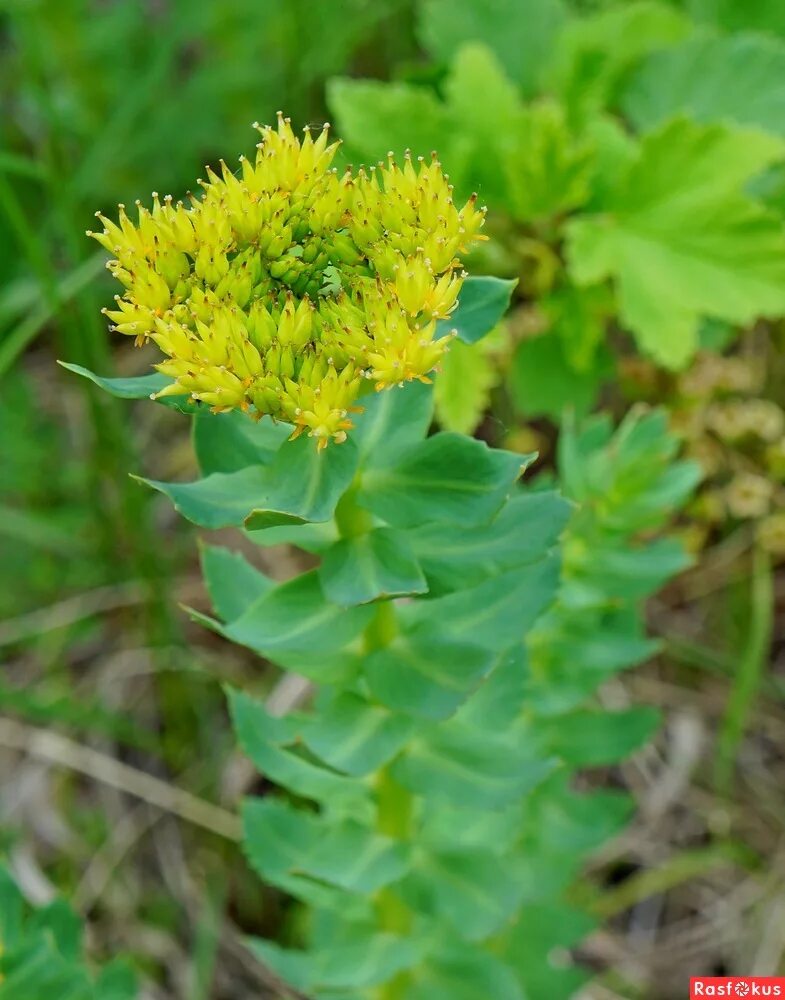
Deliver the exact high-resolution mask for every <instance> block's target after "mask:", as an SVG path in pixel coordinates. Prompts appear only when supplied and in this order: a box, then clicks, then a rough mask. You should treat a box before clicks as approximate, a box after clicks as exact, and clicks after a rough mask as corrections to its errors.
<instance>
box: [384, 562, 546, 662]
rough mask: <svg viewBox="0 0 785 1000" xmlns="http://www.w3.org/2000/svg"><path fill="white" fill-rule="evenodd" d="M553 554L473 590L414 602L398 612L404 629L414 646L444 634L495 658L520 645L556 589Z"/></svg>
mask: <svg viewBox="0 0 785 1000" xmlns="http://www.w3.org/2000/svg"><path fill="white" fill-rule="evenodd" d="M559 567H560V560H559V556H558V553H553V554H548V555H546V556H545V557H544V558H543V559H541V560H539V561H538V562H536V563H532V564H531V565H527V566H522V567H519V568H517V569H514V570H511V571H508V572H507V573H502V574H499V575H498V576H494V577H491V578H490V579H488V580H485V581H484V582H483V583H480V584H478V585H477V586H476V587H471V588H468V589H465V590H459V591H457V592H456V593H454V594H448V595H447V596H445V597H439V598H436V599H435V600H432V601H416V602H414V603H412V604H409V605H406V606H404V607H402V608H401V609H400V619H401V621H402V622H403V623H404V627H405V628H406V629H408V630H412V629H417V632H416V633H415V634H416V636H417V642H419V643H422V646H423V649H426V648H427V646H428V644H429V643H432V644H434V645H438V644H439V642H440V638H439V637H440V636H442V635H444V634H446V635H449V636H450V639H451V640H455V641H457V642H459V643H461V642H463V643H470V644H472V645H473V646H480V647H482V648H483V649H486V650H488V651H489V652H494V653H496V654H498V653H501V652H503V651H504V650H506V649H507V648H508V647H509V646H511V645H512V644H513V643H515V642H521V641H522V640H523V638H524V636H525V635H526V633H527V632H528V630H529V629H530V628H531V626H532V625H533V624H534V622H535V620H536V619H537V617H538V616H539V615H540V613H541V612H542V610H543V609H544V608H545V607H546V606H547V605H548V604H549V603H550V601H551V600H552V599H553V597H554V595H555V594H556V590H557V587H558V584H559Z"/></svg>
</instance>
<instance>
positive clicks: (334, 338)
mask: <svg viewBox="0 0 785 1000" xmlns="http://www.w3.org/2000/svg"><path fill="white" fill-rule="evenodd" d="M256 127H257V128H258V129H259V131H260V133H261V136H262V141H261V142H260V143H259V144H258V146H257V152H256V156H255V158H254V159H253V161H252V160H249V159H246V158H244V157H241V158H240V170H239V171H238V172H237V174H235V173H233V172H232V171H231V170H230V169H229V168H228V167H227V166H226V164H225V163H223V162H222V163H221V171H220V175H218V174H216V173H214V172H213V171H212V170H210V169H209V168H208V172H207V180H206V181H200V184H202V186H203V188H204V192H203V194H202V196H201V197H194V196H191V197H190V205H188V206H186V205H185V204H183V203H182V202H177V203H176V204H175V203H173V201H172V199H171V198H170V197H168V196H167V197H166V198H164V200H163V203H161V201H160V200H159V198H158V196H157V195H155V194H154V195H153V207H152V209H151V210H148V209H146V208H144V207H142V206H139V207H138V221H137V222H136V223H134V222H132V221H131V220H130V219H129V217H128V216H127V214H126V212H125V209H124V208H123V206H122V205H121V206H120V210H119V224H116V223H114V222H111V221H110V220H109V219H107V218H105V217H104V216H102V215H100V214H99V218H100V219H101V221H102V223H103V225H104V230H103V232H101V233H89V234H88V235H91V236H94V237H95V239H97V240H98V241H99V242H100V243H101V244H102V245H103V246H104V247H105V248H106V249H107V250H108V251H109V252H110V253H112V254H113V255H114V258H115V259H114V260H112V261H110V263H109V264H108V267H109V268H110V270H111V271H112V273H113V275H114V276H115V277H116V278H117V279H118V280H119V281H120V282H121V283H122V284H123V285H124V286H125V289H126V291H125V294H124V295H122V297H120V296H118V297H117V298H116V308H115V309H112V310H108V311H107V315H108V316H109V318H110V319H111V320H112V322H113V324H114V328H115V329H116V330H118V331H120V332H121V333H125V334H130V335H132V336H134V337H135V338H136V341H137V343H139V344H141V343H144V342H146V341H148V340H152V341H154V342H155V343H156V344H157V345H158V346H159V347H160V348H161V350H162V351H163V353H164V354H165V355H166V356H167V359H166V360H165V361H163V362H161V363H160V364H159V365H157V368H158V370H159V371H161V372H163V373H164V374H166V375H169V376H171V378H172V380H173V381H172V384H171V385H169V386H167V388H166V389H164V390H163V392H162V393H160V394H159V395H183V394H186V395H190V396H191V397H192V398H193V399H195V400H200V401H202V402H204V403H206V404H208V405H209V406H210V407H211V408H212V409H213V410H215V411H216V412H222V411H225V410H231V409H235V408H240V409H243V410H247V411H249V412H250V413H252V414H253V415H254V416H255V417H257V418H260V417H262V416H263V415H264V414H269V415H270V416H271V417H272V418H273V419H276V420H284V421H287V422H290V423H292V424H294V425H295V434H299V433H301V432H303V431H305V432H307V433H308V434H309V435H311V436H313V437H315V438H317V439H318V442H319V445H320V447H323V446H325V445H326V444H327V443H328V442H329V441H330V440H335V441H343V440H344V439H345V438H346V432H347V430H348V429H350V428H351V421H350V419H349V413H350V411H351V410H352V409H353V408H354V407H353V404H354V403H355V401H356V399H357V397H358V395H359V393H360V390H361V387H362V385H363V380H364V379H370V380H371V381H372V382H373V383H374V384H375V386H376V388H377V389H386V388H389V387H392V386H396V385H401V384H403V383H404V382H407V381H409V380H411V379H421V380H423V381H428V375H429V373H430V372H432V371H433V370H434V368H435V367H436V366H437V365H438V363H439V360H440V359H441V357H442V356H443V354H444V352H445V350H446V348H447V346H448V343H449V339H450V338H449V337H443V338H440V339H437V338H436V324H437V321H438V320H444V319H447V318H448V317H449V315H450V313H451V311H452V310H453V309H454V308H455V305H456V303H457V299H458V293H459V291H460V289H461V285H462V282H463V279H464V277H465V274H464V272H463V270H462V265H461V261H460V255H461V254H462V253H465V252H466V251H467V250H468V249H469V248H470V247H471V245H472V244H473V243H474V242H475V241H477V240H479V239H483V237H481V236H480V235H479V231H480V228H481V227H482V224H483V221H484V210H479V209H477V208H476V207H475V199H474V198H472V199H470V201H469V202H468V203H467V204H466V205H465V206H464V207H463V208H462V209H460V210H459V209H457V208H456V207H455V205H454V204H453V200H452V187H451V185H450V184H449V182H448V178H447V177H446V175H445V174H444V173H443V172H442V168H441V164H440V163H439V162H438V160H437V159H436V158H435V155H434V156H433V157H432V159H431V160H430V161H429V162H425V161H424V160H423V159H422V158H421V159H420V160H419V161H418V162H417V163H416V164H415V163H414V162H412V159H411V157H410V156H409V155H408V154H407V155H406V158H405V160H404V163H403V165H402V166H399V165H398V164H396V163H395V161H394V159H393V158H392V155H391V156H390V157H389V158H388V161H387V162H386V163H384V164H379V165H378V166H376V167H373V168H371V169H370V170H365V169H361V170H359V171H358V172H357V173H356V174H354V173H353V172H352V171H351V170H349V171H347V172H346V173H344V174H343V176H340V175H339V174H338V172H337V171H336V170H335V169H334V168H333V167H332V166H331V163H332V160H333V157H334V155H335V150H336V149H337V145H338V144H337V143H333V144H332V145H328V126H325V127H324V128H323V129H322V131H321V133H320V135H319V136H318V137H317V138H316V139H314V138H313V137H312V135H311V132H310V130H309V129H307V128H306V129H305V138H304V139H303V140H302V141H301V140H299V139H297V138H296V136H295V135H294V133H293V131H292V129H291V125H290V122H289V119H286V118H284V117H283V116H282V115H280V114H279V117H278V126H277V128H276V129H273V128H272V127H270V126H264V127H260V126H258V125H257V126H256Z"/></svg>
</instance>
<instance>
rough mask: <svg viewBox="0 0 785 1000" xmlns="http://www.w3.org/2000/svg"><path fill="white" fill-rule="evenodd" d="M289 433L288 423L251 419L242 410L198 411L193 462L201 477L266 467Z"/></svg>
mask: <svg viewBox="0 0 785 1000" xmlns="http://www.w3.org/2000/svg"><path fill="white" fill-rule="evenodd" d="M291 433H292V427H291V426H290V425H289V424H274V423H273V422H272V420H269V419H264V420H253V419H252V418H251V417H250V416H248V414H247V413H243V412H242V411H241V410H231V411H230V412H229V413H210V412H209V410H201V411H200V412H199V413H197V414H196V416H195V417H194V421H193V442H194V450H195V451H196V459H197V462H198V463H199V469H200V471H201V473H202V475H203V476H208V475H210V473H213V472H238V471H239V470H240V469H245V468H246V467H247V466H249V465H269V464H270V463H271V462H272V461H273V459H274V458H275V455H276V454H277V452H278V450H279V448H280V447H281V446H282V445H283V443H284V441H286V439H287V438H288V437H289V436H290V434H291Z"/></svg>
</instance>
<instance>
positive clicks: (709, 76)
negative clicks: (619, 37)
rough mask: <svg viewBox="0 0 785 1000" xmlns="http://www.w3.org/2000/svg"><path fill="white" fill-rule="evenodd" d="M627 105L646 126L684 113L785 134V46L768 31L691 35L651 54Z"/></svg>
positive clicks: (628, 93)
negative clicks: (764, 33)
mask: <svg viewBox="0 0 785 1000" xmlns="http://www.w3.org/2000/svg"><path fill="white" fill-rule="evenodd" d="M622 106H623V109H624V112H625V114H626V115H627V116H628V117H629V118H630V119H631V120H632V122H634V124H635V125H636V126H637V127H638V128H639V129H642V130H645V129H650V128H653V127H655V126H658V125H660V124H661V123H662V122H663V121H665V120H666V119H667V118H670V117H671V115H673V114H677V113H682V114H684V115H687V116H689V117H690V118H694V119H695V120H697V121H700V122H712V121H723V122H727V121H731V122H736V123H737V124H739V125H754V126H757V127H759V128H762V129H765V130H766V131H768V132H773V133H774V134H775V135H781V136H785V44H783V43H782V41H780V40H779V39H775V38H770V37H766V36H764V35H731V36H729V37H713V36H706V37H697V38H691V39H689V40H688V41H686V42H684V43H683V44H682V45H679V46H678V47H676V48H673V49H669V50H668V51H666V52H658V53H657V54H656V55H653V56H651V57H650V58H649V59H648V60H647V61H646V62H645V63H644V65H643V66H642V67H641V68H640V70H639V71H638V72H637V73H636V74H635V75H634V76H633V77H632V79H631V80H630V81H629V83H628V85H627V87H626V89H625V92H624V98H623V102H622Z"/></svg>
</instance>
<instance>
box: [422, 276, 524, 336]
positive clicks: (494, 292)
mask: <svg viewBox="0 0 785 1000" xmlns="http://www.w3.org/2000/svg"><path fill="white" fill-rule="evenodd" d="M517 284H518V279H517V278H509V279H508V278H493V277H475V278H467V279H466V280H465V281H464V283H463V288H462V289H461V294H460V297H459V299H458V307H457V309H456V310H455V312H454V313H453V314H452V315H451V316H450V318H449V319H443V320H439V322H438V324H437V326H436V330H437V336H444V335H445V334H447V333H449V332H450V330H455V331H457V334H458V339H459V340H462V341H463V342H464V343H465V344H476V343H477V341H478V340H482V338H483V337H484V336H485V335H486V334H487V333H490V332H491V330H493V328H494V327H495V326H496V325H497V323H498V322H499V321H500V320H501V318H502V316H504V314H505V313H506V312H507V309H508V308H509V305H510V298H511V297H512V293H513V290H514V288H515V286H516V285H517Z"/></svg>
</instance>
